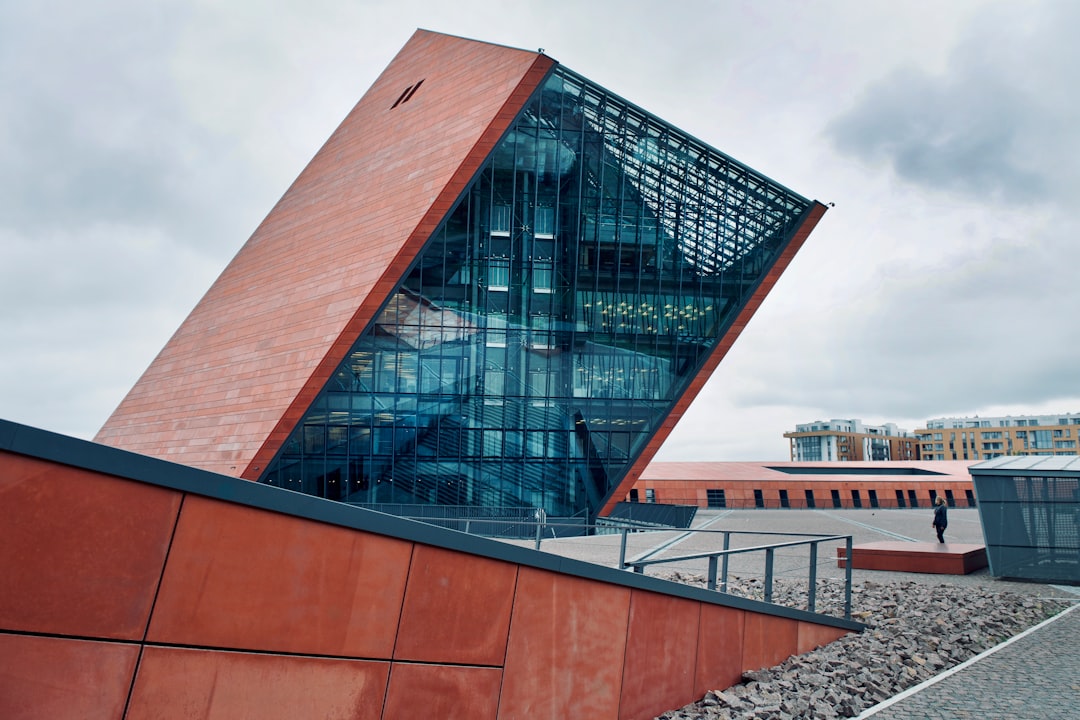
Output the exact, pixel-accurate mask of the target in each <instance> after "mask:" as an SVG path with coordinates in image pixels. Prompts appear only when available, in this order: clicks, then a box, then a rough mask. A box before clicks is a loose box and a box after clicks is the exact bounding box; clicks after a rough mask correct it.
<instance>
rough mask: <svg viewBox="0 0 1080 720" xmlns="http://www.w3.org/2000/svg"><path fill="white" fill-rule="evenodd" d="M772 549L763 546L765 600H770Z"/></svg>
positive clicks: (769, 601)
mask: <svg viewBox="0 0 1080 720" xmlns="http://www.w3.org/2000/svg"><path fill="white" fill-rule="evenodd" d="M772 568H773V549H772V548H765V602H767V603H771V602H772Z"/></svg>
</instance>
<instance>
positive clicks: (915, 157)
mask: <svg viewBox="0 0 1080 720" xmlns="http://www.w3.org/2000/svg"><path fill="white" fill-rule="evenodd" d="M1077 26H1080V6H1078V5H1077V4H1076V3H1072V2H1047V3H1032V4H1024V5H1022V6H1020V5H1002V6H991V7H989V8H988V9H986V10H985V11H984V13H983V14H982V15H981V16H979V17H977V18H976V19H975V21H974V22H973V23H972V25H971V26H970V28H969V29H968V31H967V34H966V35H965V37H964V38H963V40H962V41H961V42H960V44H959V45H958V46H957V47H956V49H955V50H954V52H953V53H952V55H951V58H950V60H949V62H948V65H947V67H946V69H945V70H944V72H940V73H933V72H931V71H928V70H925V69H922V68H917V67H914V66H909V67H904V68H899V69H896V70H895V71H893V72H892V73H890V74H889V75H888V76H887V77H885V78H883V79H882V80H881V81H879V82H878V83H876V84H874V85H872V86H871V87H869V88H868V89H867V90H866V91H865V92H864V93H863V94H862V96H861V97H860V98H859V99H858V101H857V102H856V103H855V105H854V106H853V107H851V108H850V109H848V110H847V111H846V112H844V113H843V114H842V115H840V116H839V117H837V118H836V119H835V120H834V121H833V122H832V123H831V124H830V126H829V128H828V135H829V137H830V138H831V140H832V142H833V143H835V145H836V147H837V148H838V149H839V150H841V151H842V152H845V153H848V154H851V155H853V156H856V157H859V158H861V159H863V160H864V161H866V162H868V163H884V164H886V165H887V166H889V167H891V168H892V170H893V171H894V172H895V173H896V174H897V175H898V176H900V177H901V178H903V179H904V180H906V181H909V182H912V183H917V184H919V185H922V186H924V187H926V188H930V189H934V190H945V191H950V192H955V193H958V194H965V195H969V196H974V197H976V198H983V199H987V200H990V201H993V202H1007V203H1024V204H1033V203H1043V202H1052V203H1053V202H1059V203H1060V202H1071V200H1072V197H1073V196H1074V194H1075V191H1076V190H1077V189H1078V187H1080V182H1078V181H1080V165H1078V164H1077V163H1076V162H1072V161H1071V160H1070V161H1066V162H1063V161H1062V160H1063V159H1065V158H1070V159H1071V158H1075V157H1076V156H1077V155H1078V154H1080V135H1078V133H1077V130H1076V128H1077V122H1078V121H1080V96H1078V95H1077V94H1076V93H1073V92H1071V90H1070V89H1069V88H1071V87H1072V86H1073V85H1074V84H1075V81H1076V77H1077V75H1078V73H1080V46H1078V45H1077V44H1076V43H1075V42H1074V38H1073V37H1072V36H1073V34H1074V30H1075V28H1076V27H1077Z"/></svg>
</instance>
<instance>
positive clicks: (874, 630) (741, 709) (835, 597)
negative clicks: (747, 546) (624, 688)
mask: <svg viewBox="0 0 1080 720" xmlns="http://www.w3.org/2000/svg"><path fill="white" fill-rule="evenodd" d="M668 577H669V578H670V579H672V580H675V581H677V582H683V583H687V584H694V585H704V584H705V577H704V576H700V575H693V574H687V573H682V572H673V573H670V574H669V575H668ZM729 589H730V591H731V592H732V593H733V594H736V595H741V596H745V597H752V598H758V599H760V598H761V597H762V596H763V591H762V587H761V583H760V581H759V580H757V579H756V578H750V579H741V580H740V579H736V580H735V581H733V582H732V583H731V585H730V588H729ZM773 593H774V602H776V603H778V604H781V605H788V606H791V607H799V606H800V604H805V598H806V587H805V585H800V584H799V583H798V582H786V583H784V582H779V583H778V584H777V585H776V586H775V587H774V588H773ZM1075 600H1076V596H1075V595H1073V596H1071V600H1070V595H1069V593H1065V592H1062V591H1060V590H1058V589H1056V588H1054V587H1052V586H1048V585H1029V584H1023V583H1021V584H1012V583H995V584H994V585H993V586H984V585H969V584H956V583H948V582H942V583H933V582H927V581H926V580H925V579H920V581H919V582H915V581H895V580H887V581H883V582H879V581H874V580H863V581H861V582H856V583H855V584H853V586H852V618H853V619H855V620H858V621H860V622H862V623H865V624H866V625H867V626H868V629H867V630H866V631H864V632H862V633H851V634H849V635H846V636H845V637H843V638H841V639H839V640H837V641H836V642H833V643H830V644H828V645H826V646H824V647H821V648H818V649H817V650H814V651H812V652H810V653H807V654H805V655H799V656H792V657H791V658H789V659H788V660H787V661H785V662H784V663H782V664H781V665H777V666H776V667H773V668H767V669H763V670H758V671H752V672H747V673H744V674H743V682H742V683H740V684H739V685H736V686H734V687H731V688H727V689H717V690H716V691H713V692H710V693H708V694H707V695H706V696H705V698H703V699H702V700H701V701H700V702H697V703H693V704H691V705H687V706H686V707H683V708H680V709H676V710H671V711H669V712H666V713H664V714H663V715H660V716H659V720H676V719H678V720H690V719H697V718H709V719H712V718H725V719H732V720H735V719H738V720H795V719H802V718H851V717H856V716H858V715H859V714H860V713H861V712H863V711H864V710H866V709H867V708H869V707H871V706H873V705H876V704H877V703H879V702H881V701H883V700H885V699H887V698H889V697H892V696H893V695H896V694H898V693H900V692H902V691H903V690H905V689H907V688H909V687H912V686H914V685H917V684H919V683H921V682H923V681H925V680H927V679H929V678H931V677H933V676H935V675H937V674H939V673H941V672H943V671H945V670H947V669H949V668H951V667H954V666H956V665H959V664H960V663H962V662H964V661H965V660H967V659H969V658H971V657H973V656H975V655H977V654H979V653H981V652H983V651H984V650H987V649H989V648H991V647H993V646H994V645H997V644H998V643H1000V642H1002V641H1004V640H1006V639H1008V638H1010V637H1012V636H1013V635H1016V634H1018V633H1020V632H1022V631H1024V630H1026V629H1027V628H1029V627H1032V626H1033V625H1036V624H1038V623H1039V622H1042V621H1043V620H1044V619H1046V618H1047V617H1050V616H1052V615H1054V614H1056V613H1059V612H1061V611H1062V610H1064V609H1066V608H1067V607H1069V605H1070V602H1071V601H1075ZM843 601H844V598H843V584H842V583H839V582H835V581H833V582H824V583H819V586H818V611H819V612H824V613H827V614H830V615H842V613H843Z"/></svg>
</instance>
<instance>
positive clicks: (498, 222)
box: [491, 205, 510, 237]
mask: <svg viewBox="0 0 1080 720" xmlns="http://www.w3.org/2000/svg"><path fill="white" fill-rule="evenodd" d="M491 234H492V235H498V236H501V237H509V236H510V206H509V205H496V206H495V207H493V208H491Z"/></svg>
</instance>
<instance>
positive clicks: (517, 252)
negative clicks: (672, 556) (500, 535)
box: [261, 67, 810, 517]
mask: <svg viewBox="0 0 1080 720" xmlns="http://www.w3.org/2000/svg"><path fill="white" fill-rule="evenodd" d="M809 205H810V203H809V202H808V201H807V200H806V199H804V198H801V197H799V196H797V195H794V194H792V193H791V192H789V191H787V190H785V189H784V188H782V187H780V186H778V185H776V184H774V183H772V182H770V181H768V180H767V179H765V178H763V177H761V176H759V175H757V174H755V173H754V172H753V171H751V170H749V169H748V168H746V167H744V166H742V165H739V164H738V163H736V162H734V161H732V160H731V159H730V158H727V157H726V156H724V155H722V154H720V153H718V152H716V151H714V150H711V149H709V148H708V147H706V146H704V145H702V144H701V143H699V142H697V141H695V140H693V139H692V138H690V137H688V136H686V135H684V134H682V133H680V132H679V131H678V130H676V129H674V128H672V127H671V126H669V125H667V124H665V123H663V122H661V121H659V120H657V119H656V118H654V117H652V116H651V115H648V114H647V113H645V112H643V111H641V110H640V109H638V108H636V107H634V106H632V105H630V104H628V103H626V102H625V101H622V100H620V99H619V98H617V97H614V96H612V95H610V94H609V93H607V91H605V90H603V89H602V88H600V87H597V86H595V85H592V84H590V83H588V82H587V81H586V80H584V79H583V78H581V77H579V76H577V75H575V74H573V73H571V72H570V71H568V70H566V69H564V68H561V67H557V68H556V69H555V70H554V71H553V73H552V74H551V75H550V76H549V77H548V79H547V81H546V82H545V83H544V85H543V86H542V87H541V88H540V89H539V90H538V91H537V92H536V93H535V95H534V97H533V98H531V99H530V101H529V103H528V104H527V106H526V108H525V109H524V110H523V112H522V113H521V114H520V116H519V117H518V118H517V120H516V121H515V122H514V123H513V125H512V126H511V128H510V130H509V131H508V132H507V134H506V135H505V137H504V138H503V140H502V141H501V142H500V143H499V144H498V145H497V146H496V148H495V149H494V150H493V151H492V154H491V155H490V156H489V157H488V159H487V160H486V162H485V163H484V165H483V167H482V169H481V170H480V172H479V173H478V175H477V177H476V178H475V179H474V181H473V182H472V183H471V184H470V186H469V187H468V188H467V190H466V191H465V192H464V193H463V195H462V197H461V198H460V201H459V202H458V203H457V205H456V206H455V209H454V210H452V211H451V213H450V214H449V215H448V216H447V217H446V218H445V220H444V222H443V223H442V224H441V226H440V227H439V229H438V230H437V231H436V232H435V234H434V235H433V236H432V237H431V238H430V240H429V241H428V243H427V245H426V246H425V247H424V249H423V251H422V252H421V253H420V254H419V256H418V257H417V258H416V261H415V263H414V265H413V266H412V268H411V270H410V272H409V273H408V274H407V276H406V277H405V278H404V280H403V281H402V282H401V284H400V285H399V286H398V287H397V288H396V289H395V291H394V293H393V294H392V295H391V296H390V297H389V298H388V300H387V303H386V305H385V307H384V309H383V310H382V311H381V314H380V315H379V316H378V317H377V319H376V320H375V322H374V323H373V324H372V325H371V326H370V327H368V328H367V329H366V330H365V331H364V332H363V333H362V334H361V336H360V338H359V339H358V340H357V342H356V344H355V345H354V347H353V348H352V349H351V351H350V353H349V355H348V357H347V358H346V359H345V361H344V362H343V363H342V364H341V366H340V367H339V368H338V370H337V372H336V373H335V375H334V377H333V378H332V380H331V381H330V382H329V384H328V385H327V386H326V388H325V389H324V390H323V391H322V393H321V394H320V395H319V397H318V398H317V400H316V401H315V403H314V404H313V405H312V407H311V408H310V410H309V411H308V412H307V414H306V415H305V416H304V418H303V420H302V422H300V423H299V424H298V426H297V427H296V429H295V431H294V432H293V433H292V435H291V436H290V437H289V439H288V440H287V442H286V443H285V444H284V446H283V447H282V449H281V450H280V452H279V454H278V456H277V457H276V458H275V460H274V461H273V463H271V465H270V466H269V467H268V468H267V470H266V471H265V473H264V475H263V477H262V478H261V480H262V481H263V482H267V483H270V484H272V485H277V486H281V487H285V488H289V489H293V490H299V491H302V492H306V493H311V494H315V495H319V496H323V497H327V498H331V499H335V500H342V501H347V502H357V503H407V504H415V503H420V504H428V503H438V504H447V505H474V506H492V507H508V506H512V507H534V508H543V509H545V510H546V511H547V512H548V513H549V514H551V515H559V516H567V515H574V514H581V515H585V516H587V517H593V516H594V515H595V513H596V511H597V510H598V509H599V507H600V506H601V505H602V503H603V501H604V500H605V498H606V497H607V496H608V495H609V494H610V492H611V491H612V490H613V489H614V487H615V486H616V484H617V483H618V482H619V480H621V479H622V477H623V476H624V475H625V473H626V471H627V470H628V469H629V467H630V464H631V463H632V462H633V460H634V459H635V458H636V457H637V456H638V455H639V454H640V452H641V451H642V449H643V448H644V447H645V444H646V442H647V441H648V439H649V438H650V437H651V436H652V435H653V433H654V432H655V431H656V429H657V427H658V426H659V424H660V423H661V421H662V420H663V418H664V417H665V415H666V414H667V413H668V412H669V411H670V409H671V408H672V406H673V404H674V403H675V401H676V400H677V399H678V397H679V396H680V395H681V394H682V393H683V392H685V390H686V388H687V386H688V384H689V382H690V381H691V379H692V378H693V377H694V375H695V373H697V372H698V371H699V370H700V368H701V365H702V363H703V362H704V360H705V358H706V356H707V355H708V353H709V352H710V351H711V350H712V349H713V348H714V347H715V345H716V343H717V342H718V340H719V339H720V337H721V336H722V335H723V333H724V332H725V331H726V329H727V327H728V326H729V324H730V322H731V321H732V319H733V318H734V316H735V314H736V313H737V312H738V310H739V309H740V308H741V307H742V306H743V305H744V304H745V302H746V300H747V299H748V297H749V295H750V293H751V292H752V290H753V289H754V288H755V287H756V286H757V284H758V283H759V282H760V281H761V279H762V278H763V276H764V274H765V272H766V271H767V270H768V269H769V268H770V267H771V266H772V264H773V263H774V261H775V259H776V256H777V254H778V252H779V250H780V249H781V248H782V247H783V246H784V245H785V244H786V242H787V240H788V239H789V238H790V236H791V234H792V233H793V232H794V230H795V229H796V228H797V226H798V224H799V223H800V222H801V220H802V217H803V215H804V213H805V212H806V211H807V210H808V208H809Z"/></svg>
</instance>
